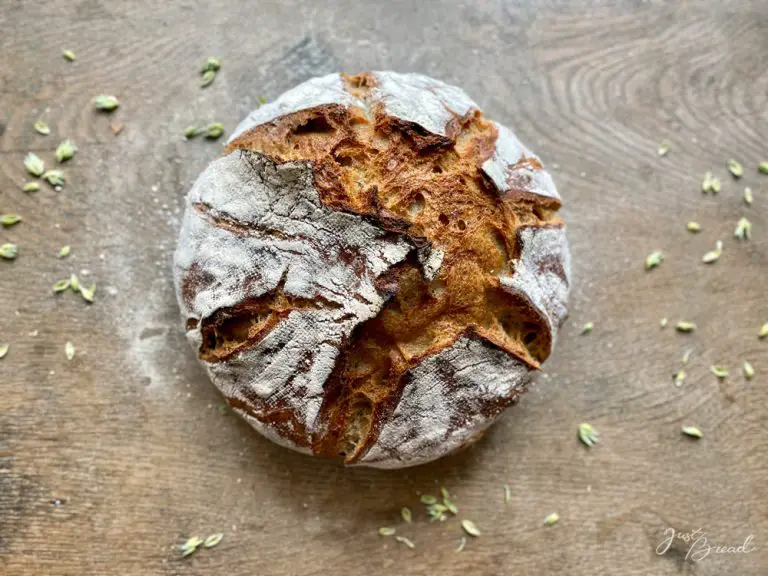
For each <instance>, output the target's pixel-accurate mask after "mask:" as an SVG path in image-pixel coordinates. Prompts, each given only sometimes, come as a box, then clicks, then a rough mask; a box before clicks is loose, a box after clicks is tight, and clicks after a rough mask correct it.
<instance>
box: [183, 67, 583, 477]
mask: <svg viewBox="0 0 768 576" xmlns="http://www.w3.org/2000/svg"><path fill="white" fill-rule="evenodd" d="M385 74H386V73H385ZM321 80H322V81H323V82H326V83H328V84H330V83H331V81H330V80H329V79H321ZM342 81H343V85H344V88H345V90H346V92H347V93H348V95H349V97H348V98H349V99H348V100H345V101H344V102H343V103H334V102H330V103H323V104H320V105H316V106H312V107H309V108H302V109H298V110H295V111H291V112H289V113H287V114H283V115H280V116H278V117H276V118H274V119H272V120H271V121H268V122H265V123H262V124H259V125H256V126H252V127H249V128H247V129H246V130H244V131H242V132H240V133H239V134H237V135H235V136H234V137H233V139H232V140H231V141H230V142H229V144H228V146H227V152H228V153H229V154H237V153H239V152H243V153H245V154H246V155H247V154H251V153H256V154H258V155H259V156H263V157H265V158H267V159H269V161H271V162H274V163H275V165H277V166H279V165H288V164H296V163H298V164H306V165H309V166H310V167H311V173H312V178H313V185H314V188H315V189H316V190H317V193H318V195H319V201H320V203H321V204H322V206H324V207H325V208H327V209H331V210H333V211H337V212H340V213H347V214H350V215H355V216H358V217H362V218H363V219H364V220H367V221H368V222H370V223H371V224H373V225H375V226H377V227H379V228H381V229H383V230H386V231H388V232H389V233H391V234H393V235H396V236H400V237H402V238H404V239H406V241H407V242H408V243H409V244H411V245H412V246H414V247H418V250H412V251H411V252H409V254H408V255H407V256H406V258H405V259H403V260H401V261H400V262H399V263H397V264H395V265H394V266H393V267H392V268H390V269H389V270H388V271H386V272H385V273H384V274H383V275H381V276H379V277H377V278H376V280H375V288H376V290H377V292H378V293H379V295H380V296H382V297H383V298H384V299H385V303H384V305H383V307H382V308H381V309H380V310H379V312H378V313H377V314H376V315H374V316H372V317H370V318H368V319H367V320H365V321H363V322H360V323H358V324H357V325H356V326H355V328H354V329H353V330H352V332H351V334H349V335H348V336H346V337H344V338H343V341H342V342H341V343H340V344H339V345H338V346H337V348H338V351H339V352H338V356H337V357H336V358H335V363H334V365H333V369H332V370H331V372H330V373H329V375H328V377H327V380H326V381H325V384H324V386H323V393H322V400H321V403H320V405H319V409H318V410H317V415H316V417H315V419H314V422H313V424H312V425H311V426H309V427H308V426H307V425H306V423H300V422H299V423H291V426H290V427H289V428H290V429H286V430H283V433H284V435H285V434H287V435H288V436H290V437H293V436H296V437H298V436H300V437H301V439H302V440H301V441H297V442H296V444H297V445H299V446H301V447H303V448H305V449H308V450H310V451H311V452H312V453H314V454H318V455H323V456H329V457H338V456H341V457H343V458H344V460H345V462H346V463H347V464H353V463H357V462H361V463H369V464H370V465H382V466H385V467H386V466H388V465H389V464H388V463H386V462H384V463H383V464H382V463H381V462H382V461H383V460H386V459H387V458H388V459H390V460H391V459H392V458H395V456H394V454H393V451H395V452H396V451H397V450H396V448H395V447H393V446H389V447H386V448H385V447H384V446H383V444H381V443H379V447H378V448H376V446H377V441H378V440H379V437H380V434H382V431H383V430H389V431H390V432H388V434H389V436H390V440H389V441H390V442H391V441H392V438H395V437H397V434H395V435H394V436H392V434H391V427H390V428H387V426H388V423H389V421H390V420H391V419H392V418H393V415H394V414H395V413H396V411H397V410H398V406H399V405H400V402H401V398H402V397H403V394H404V390H405V389H406V388H407V387H409V386H414V385H415V384H414V382H415V380H414V378H415V376H414V375H415V374H422V377H425V378H427V380H429V379H431V378H433V377H434V374H435V373H440V374H443V373H445V369H444V368H440V369H439V370H437V372H434V370H433V371H430V370H431V369H427V368H424V369H421V368H420V366H421V365H422V364H423V363H424V362H425V361H427V360H428V359H430V358H431V359H433V360H429V363H428V366H438V367H440V366H454V365H455V366H465V365H467V360H466V359H463V357H462V354H464V353H465V352H466V351H468V350H472V351H475V352H476V351H477V350H478V348H477V347H478V346H485V347H490V348H492V349H493V350H494V351H496V352H494V353H493V354H496V355H498V354H502V356H506V357H508V358H509V362H507V364H508V366H507V367H508V368H509V367H512V368H509V369H510V370H512V371H513V372H514V373H515V374H516V375H517V380H518V382H517V385H516V386H510V387H509V389H508V391H507V392H505V393H504V396H503V397H501V398H500V397H494V396H493V395H492V394H489V395H487V397H485V399H483V400H482V401H481V402H480V403H478V404H472V410H474V411H475V412H476V413H477V415H478V417H482V418H483V419H485V420H488V421H489V422H488V423H490V421H492V420H493V419H494V418H495V417H496V416H497V415H498V413H500V412H501V410H503V409H504V408H505V407H506V406H508V405H509V404H510V403H513V402H515V401H516V399H517V397H518V396H519V394H520V393H521V392H522V391H523V390H524V388H525V385H526V384H527V381H528V377H527V374H528V372H530V371H531V370H536V369H538V368H539V367H540V365H541V363H542V362H543V361H544V360H545V359H546V358H547V356H548V355H549V354H550V352H551V349H552V346H553V340H554V332H555V331H556V329H557V325H558V324H559V322H560V320H562V318H561V315H560V309H559V308H557V306H558V305H559V304H560V303H559V302H558V301H557V300H558V299H559V298H561V297H562V298H564V297H565V296H567V285H568V275H569V270H568V263H567V246H566V247H565V248H564V250H565V252H563V253H558V254H555V255H553V256H552V257H550V258H549V259H547V258H545V257H539V256H536V258H538V259H536V258H534V259H531V258H530V255H529V254H528V253H527V252H526V246H525V241H524V240H523V239H522V237H521V231H523V230H528V229H534V230H535V229H554V230H558V231H559V232H560V233H561V232H562V227H563V224H562V221H561V220H560V219H559V218H558V217H557V216H556V211H557V209H558V208H559V206H560V199H559V196H557V192H556V190H555V189H554V185H553V184H552V185H551V186H550V182H551V178H549V176H548V175H547V174H546V172H544V171H543V167H542V165H541V163H540V161H539V160H538V158H536V157H535V156H533V155H532V154H531V153H530V152H529V151H528V150H527V149H525V148H524V147H523V146H522V145H521V144H520V143H519V142H518V141H517V140H516V139H515V138H514V135H511V132H510V131H508V130H507V129H506V128H504V127H501V126H500V125H498V124H496V123H494V122H491V121H488V120H486V119H485V117H484V116H483V114H482V112H480V111H479V110H478V109H477V108H476V107H474V105H472V106H469V105H468V104H466V102H469V103H470V104H472V103H471V101H469V100H468V99H466V102H462V106H459V107H454V108H456V109H457V110H458V112H457V111H456V110H454V109H452V108H449V107H448V106H445V110H444V113H443V115H442V116H441V117H444V124H443V126H442V128H441V129H438V127H436V126H430V129H427V128H425V126H424V125H422V124H420V121H421V119H420V118H419V116H418V114H412V115H410V116H409V117H405V116H408V115H407V114H401V116H396V115H393V114H392V111H401V110H402V106H401V104H402V103H401V102H400V103H398V100H397V98H398V95H397V94H395V96H393V97H392V98H387V97H385V96H386V93H385V91H384V88H385V87H386V89H387V90H390V91H392V90H395V89H396V86H395V88H393V84H392V83H393V82H395V83H396V82H397V81H398V78H395V75H382V74H381V73H377V74H361V75H357V76H342ZM409 82H411V83H412V84H413V85H415V86H417V87H418V88H419V89H421V88H424V90H426V91H427V92H432V95H433V96H435V97H442V93H441V92H440V91H445V90H447V88H446V87H445V85H441V87H440V88H439V90H437V91H435V90H436V89H435V88H433V87H432V85H431V84H429V83H423V82H422V81H421V80H418V81H416V82H414V81H413V79H411V80H409ZM404 86H405V88H404V89H403V93H404V94H405V95H406V96H408V97H410V95H411V94H412V92H413V86H411V85H405V84H404ZM448 88H450V87H448ZM454 90H455V89H454ZM382 94H384V96H382ZM462 94H463V93H462ZM430 97H431V96H430ZM464 98H466V96H464ZM345 99H346V97H345ZM537 191H539V192H541V193H537ZM194 208H195V210H197V211H198V212H200V214H201V215H202V216H203V217H205V218H207V219H208V220H209V221H210V222H211V225H213V226H215V227H218V228H221V229H224V230H227V231H229V232H231V233H232V234H240V235H253V234H257V235H258V234H261V235H265V234H266V235H269V234H273V232H272V231H270V230H267V229H265V228H264V227H263V226H262V225H259V226H254V225H252V224H249V223H243V222H240V221H238V220H237V219H236V218H232V217H230V216H229V215H228V214H226V213H225V212H221V211H217V210H216V209H215V208H213V207H212V206H209V205H206V204H205V203H199V202H198V203H197V204H195V205H194ZM274 234H276V236H277V237H278V238H280V234H282V233H280V232H279V231H278V232H274ZM526 238H527V242H528V244H529V245H530V246H533V245H535V244H536V242H537V238H536V236H535V234H534V235H533V236H531V235H530V234H529V235H528V236H527V237H526ZM541 238H542V239H543V237H541ZM299 240H300V239H299ZM307 241H311V239H307ZM547 241H548V242H550V244H551V243H552V242H553V241H554V240H547ZM563 242H564V238H563ZM539 243H541V242H540V241H539ZM563 259H565V260H566V261H565V262H564V261H563ZM349 264H350V265H352V266H354V262H352V261H350V262H349ZM518 268H520V270H521V271H525V272H526V274H528V276H526V277H525V278H523V279H522V280H517V279H516V278H517V276H516V272H517V271H518ZM544 273H546V274H550V275H554V276H556V277H557V278H559V279H561V283H562V285H563V286H565V289H566V292H565V296H563V295H562V294H561V292H562V291H560V292H557V291H551V292H552V293H551V294H549V293H548V294H547V295H546V298H542V297H539V296H538V295H531V294H528V293H527V292H526V290H527V289H529V288H530V287H531V286H533V289H534V290H539V288H540V287H539V286H536V285H533V284H532V282H535V280H536V278H537V276H536V275H537V274H544ZM201 274H202V272H200V271H196V270H195V269H194V268H190V270H189V271H188V276H190V277H193V278H197V276H200V275H201ZM196 275H197V276H196ZM531 275H533V276H532V279H531V277H529V276H531ZM557 278H556V279H555V280H554V282H556V283H557V282H559V281H558V280H557ZM203 280H204V281H208V282H210V281H211V279H210V278H208V277H204V278H203ZM283 282H284V280H283V281H281V285H280V286H281V287H278V288H277V289H275V290H273V291H271V292H270V293H269V294H267V295H262V296H260V297H259V298H257V299H251V300H245V301H243V302H242V303H240V304H238V305H236V306H233V307H230V308H227V309H221V310H218V311H216V313H215V314H213V315H211V316H209V317H207V318H204V319H202V321H201V323H200V326H198V325H197V323H196V320H195V322H194V323H193V324H192V325H191V326H192V327H193V329H195V330H201V331H202V334H203V339H202V345H201V347H200V356H201V358H202V359H203V360H205V361H208V362H220V361H223V360H228V359H230V358H232V357H233V356H235V355H236V354H238V353H239V352H241V351H243V350H245V349H247V348H249V347H253V346H257V345H258V344H259V343H260V342H261V341H262V340H263V339H264V338H265V337H266V336H267V335H268V334H269V332H270V330H272V328H274V327H275V326H276V325H277V324H278V323H279V322H280V321H281V320H282V319H284V318H286V317H287V315H289V314H291V313H292V312H295V311H298V312H300V311H301V310H308V309H313V308H317V307H323V306H325V305H328V304H329V302H321V301H319V300H315V301H313V300H311V299H301V298H292V297H289V296H286V295H285V294H284V293H283V291H282V283H283ZM186 286H187V285H186V284H185V283H182V286H181V293H182V294H183V295H184V298H185V299H186V300H189V299H190V298H191V296H192V294H193V292H194V290H191V289H189V288H187V287H186ZM558 286H559V285H558ZM545 288H546V287H545ZM545 288H542V289H541V290H544V291H546V290H545ZM330 304H332V305H336V306H338V305H337V304H335V303H333V302H330ZM562 305H563V306H564V302H562ZM555 308H557V309H556V310H555ZM553 310H555V312H553ZM550 315H553V317H554V318H555V320H554V321H553V319H552V318H551V317H550ZM468 339H469V340H468ZM470 341H471V342H472V344H467V342H470ZM460 343H461V344H460ZM456 347H458V348H456ZM454 349H455V350H454ZM447 350H454V351H453V352H451V353H450V354H449V356H448V358H449V359H448V360H441V358H444V357H445V354H446V351H447ZM494 358H496V356H494ZM499 358H501V357H499ZM435 362H436V364H435ZM446 362H448V363H447V364H446ZM494 362H495V363H496V364H494V365H495V366H501V365H502V364H504V362H505V361H503V360H495V361H494ZM507 364H505V365H507ZM462 369H464V368H462ZM503 379H504V378H502V380H503ZM466 382H469V383H471V382H474V380H472V379H469V380H467V381H466ZM456 385H457V386H458V384H456ZM409 394H411V393H409ZM410 397H412V395H411V396H409V398H410ZM445 401H446V402H450V401H451V400H450V397H447V398H446V400H445ZM231 402H232V403H233V406H235V405H236V407H237V408H238V410H240V411H241V412H244V413H246V414H248V415H249V416H250V417H251V418H252V419H256V420H258V421H260V422H262V423H264V424H267V423H271V424H274V425H277V424H276V423H280V422H285V421H288V420H290V418H289V417H288V413H289V412H290V410H288V409H287V408H286V407H278V406H275V407H274V410H273V411H274V415H275V416H274V419H273V418H272V417H271V416H270V417H269V418H265V414H266V412H265V410H264V409H263V399H257V398H255V397H253V398H250V397H248V398H245V399H244V398H238V399H236V400H235V401H232V400H231ZM249 402H251V403H253V405H254V406H255V405H259V406H262V409H259V410H254V409H253V406H251V407H250V408H249V406H248V403H249ZM270 413H272V412H270ZM399 418H400V419H402V415H400V416H399ZM465 424H466V423H465ZM451 425H457V424H455V423H454V424H451ZM474 426H475V427H479V428H478V430H479V429H480V428H482V426H481V424H479V423H475V424H474ZM298 428H301V431H298ZM475 432H476V431H475ZM413 434H415V432H411V433H410V435H411V436H413ZM477 436H478V434H477V433H474V434H471V435H469V436H466V437H465V436H461V437H462V438H464V440H462V442H465V441H468V440H467V438H470V437H471V438H476V437H477ZM447 438H448V437H447V436H446V437H445V438H443V440H445V444H446V446H448V445H451V442H449V441H448V440H447ZM455 438H458V436H456V437H454V440H455ZM411 441H412V439H411ZM429 450H430V452H431V453H437V452H439V448H436V447H435V446H433V445H430V448H429ZM377 451H378V452H377ZM385 453H386V454H388V456H385V455H383V454H385ZM438 455H439V454H438ZM395 459H396V458H395ZM415 460H418V458H416V459H415ZM374 462H377V463H374ZM412 463H418V462H417V461H415V462H412ZM403 465H406V464H403Z"/></svg>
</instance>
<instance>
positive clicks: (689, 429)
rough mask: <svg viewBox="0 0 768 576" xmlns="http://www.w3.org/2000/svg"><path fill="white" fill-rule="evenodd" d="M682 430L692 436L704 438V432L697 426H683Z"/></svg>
mask: <svg viewBox="0 0 768 576" xmlns="http://www.w3.org/2000/svg"><path fill="white" fill-rule="evenodd" d="M681 430H682V432H683V434H685V435H686V436H690V437H691V438H703V437H704V434H703V433H702V431H701V430H699V429H698V428H697V427H696V426H683V427H682V429H681Z"/></svg>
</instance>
